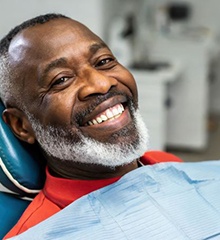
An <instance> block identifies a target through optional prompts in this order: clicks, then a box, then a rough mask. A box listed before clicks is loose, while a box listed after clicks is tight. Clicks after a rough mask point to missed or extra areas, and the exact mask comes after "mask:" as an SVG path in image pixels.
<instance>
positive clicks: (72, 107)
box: [4, 19, 137, 178]
mask: <svg viewBox="0 0 220 240" xmlns="http://www.w3.org/2000/svg"><path fill="white" fill-rule="evenodd" d="M9 56H10V62H11V64H12V66H13V67H14V68H15V69H18V72H19V76H20V78H19V81H17V82H16V84H18V85H19V86H21V88H22V92H21V98H22V102H23V103H24V106H25V108H26V110H27V111H28V112H29V113H30V114H32V115H33V116H34V117H35V118H36V119H38V120H39V122H40V123H41V124H42V125H44V126H48V125H52V126H55V127H59V128H66V129H68V130H69V131H70V132H71V134H72V136H75V137H74V141H76V142H77V141H80V138H79V137H78V134H77V133H79V132H80V133H81V134H82V135H83V136H88V137H90V138H93V139H95V140H97V141H100V142H102V143H113V144H117V143H118V142H123V141H126V142H128V144H129V143H131V144H132V143H133V141H134V139H135V138H136V134H135V129H134V127H133V116H132V112H131V110H130V107H129V106H130V103H131V102H132V103H133V105H134V108H137V87H136V84H135V81H134V78H133V76H132V75H131V73H130V72H129V71H128V70H127V69H126V68H124V67H123V66H122V65H121V64H120V63H118V62H117V60H116V59H115V57H114V55H113V54H112V52H111V51H110V50H109V48H108V47H107V46H106V45H105V43H104V42H103V41H102V40H101V39H100V38H99V37H97V36H96V35H95V34H94V33H92V32H91V31H90V30H89V29H88V28H86V27H85V26H83V25H82V24H80V23H78V22H76V21H74V20H69V19H56V20H52V21H49V22H47V23H45V24H42V25H36V26H34V27H31V28H28V29H26V30H23V31H22V32H21V33H19V34H18V35H17V36H16V37H15V38H14V39H13V40H12V43H11V45H10V48H9ZM30 93H31V94H30ZM118 104H122V105H123V107H124V109H125V110H124V112H123V113H122V114H120V115H119V116H117V118H113V119H111V120H108V121H105V122H102V123H101V124H95V125H89V122H90V123H91V122H92V121H93V120H94V119H97V116H99V115H100V114H101V113H102V112H104V111H106V110H107V109H108V108H111V107H114V106H117V105H118ZM8 105H9V106H10V108H8V109H7V110H6V111H5V113H4V119H5V121H6V122H7V123H8V124H9V125H10V126H11V127H12V129H13V131H14V133H15V134H16V136H17V137H19V138H20V139H21V140H23V141H26V142H28V143H30V144H33V143H34V142H36V141H37V140H38V139H37V136H36V133H35V132H34V130H33V128H32V127H31V123H30V122H29V119H28V118H27V116H26V114H25V113H23V111H21V110H19V109H16V108H13V107H11V104H10V103H9V104H8ZM124 129H127V134H126V136H121V135H120V131H124ZM47 158H48V159H47V161H48V163H49V165H50V166H51V169H53V170H54V173H56V174H58V175H60V176H63V177H65V176H67V175H68V177H70V178H71V177H72V178H90V177H91V176H92V175H93V176H95V178H96V177H97V178H101V177H103V176H105V177H110V176H111V177H112V176H118V175H123V174H124V173H126V172H128V171H130V170H132V169H134V168H136V167H137V163H136V161H134V162H132V163H130V164H127V165H126V166H119V167H117V168H115V169H111V168H108V167H104V166H91V165H89V164H88V165H86V164H81V165H79V164H77V163H71V167H70V164H69V165H68V166H67V167H65V166H64V167H63V170H62V173H61V172H58V170H57V167H55V165H56V164H57V163H58V161H57V160H54V159H52V158H50V157H49V156H47ZM134 160H135V159H134ZM58 165H59V168H60V167H62V164H58ZM53 166H54V167H53ZM69 169H71V173H68V174H67V172H68V171H69V172H70V170H69ZM74 169H75V170H74ZM74 171H75V172H74ZM88 172H89V173H88ZM65 173H66V174H65ZM71 174H72V176H71Z"/></svg>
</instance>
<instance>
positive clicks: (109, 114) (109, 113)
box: [106, 109, 114, 118]
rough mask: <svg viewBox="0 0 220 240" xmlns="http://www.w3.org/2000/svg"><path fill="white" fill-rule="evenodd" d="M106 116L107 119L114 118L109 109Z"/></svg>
mask: <svg viewBox="0 0 220 240" xmlns="http://www.w3.org/2000/svg"><path fill="white" fill-rule="evenodd" d="M106 116H107V118H112V117H114V115H113V113H112V111H111V110H109V109H107V111H106Z"/></svg>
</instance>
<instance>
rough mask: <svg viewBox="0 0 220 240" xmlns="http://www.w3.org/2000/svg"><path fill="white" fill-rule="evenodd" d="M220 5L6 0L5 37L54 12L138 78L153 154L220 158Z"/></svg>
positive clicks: (213, 1)
mask: <svg viewBox="0 0 220 240" xmlns="http://www.w3.org/2000/svg"><path fill="white" fill-rule="evenodd" d="M219 9H220V1H218V0H209V1H207V0H172V1H171V0H169V1H168V0H111V1H109V0H89V1H88V0H80V1H78V0H22V1H20V0H7V1H6V0H0V11H1V15H0V37H3V36H4V35H5V34H6V33H7V32H8V31H9V30H10V29H11V28H12V27H14V26H15V25H17V24H19V23H21V22H22V21H24V20H26V19H28V18H31V17H34V16H36V15H39V14H44V13H47V12H58V13H63V14H66V15H68V16H70V17H72V18H74V19H76V20H79V21H81V22H82V23H84V24H86V25H87V26H88V27H89V28H91V29H92V30H93V31H94V32H95V33H96V34H97V35H99V36H101V37H102V38H103V39H104V40H105V42H107V44H108V45H109V46H110V48H111V49H112V51H113V53H114V54H115V55H116V57H117V58H118V60H119V61H120V62H121V63H123V64H124V65H125V66H126V67H128V68H129V69H130V70H131V72H132V73H133V75H134V76H135V78H136V81H137V85H138V89H139V101H140V109H141V112H142V115H143V117H144V121H145V122H146V124H147V126H148V129H149V132H150V136H151V145H150V148H151V149H156V150H166V151H169V152H172V153H175V154H176V155H177V156H180V157H182V158H183V160H184V161H200V160H213V159H220V147H219V143H220V129H219V123H220V70H219V69H220V68H219V66H220V16H219Z"/></svg>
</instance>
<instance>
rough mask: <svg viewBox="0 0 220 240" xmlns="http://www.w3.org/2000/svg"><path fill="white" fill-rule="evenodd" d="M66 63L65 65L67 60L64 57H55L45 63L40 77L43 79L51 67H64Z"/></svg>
mask: <svg viewBox="0 0 220 240" xmlns="http://www.w3.org/2000/svg"><path fill="white" fill-rule="evenodd" d="M66 65H67V60H66V59H65V58H58V59H55V60H54V61H52V62H50V63H49V64H47V65H46V67H45V68H44V70H43V72H42V75H41V79H44V78H45V77H46V75H47V74H48V73H49V72H50V71H52V70H53V69H55V68H57V67H64V66H66Z"/></svg>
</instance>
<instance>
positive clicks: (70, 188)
mask: <svg viewBox="0 0 220 240" xmlns="http://www.w3.org/2000/svg"><path fill="white" fill-rule="evenodd" d="M140 161H141V162H142V163H143V165H148V164H154V163H158V162H164V161H179V159H178V158H177V157H175V156H173V155H171V154H168V153H164V152H160V151H149V152H146V153H145V154H144V156H143V157H141V159H140ZM46 176H47V177H46V183H45V186H44V189H43V192H44V194H45V196H46V197H47V198H48V199H49V200H50V201H52V202H54V203H55V204H56V205H58V206H59V207H60V208H64V207H66V206H67V205H69V204H70V203H72V202H73V201H75V200H77V199H78V198H80V197H82V196H84V195H86V194H88V193H90V192H92V191H95V190H97V189H100V188H102V187H105V186H107V185H109V184H112V183H114V182H116V181H117V180H119V179H120V177H115V178H109V179H100V180H72V179H65V178H57V177H54V176H52V175H51V174H50V173H49V171H48V169H47V171H46Z"/></svg>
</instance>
